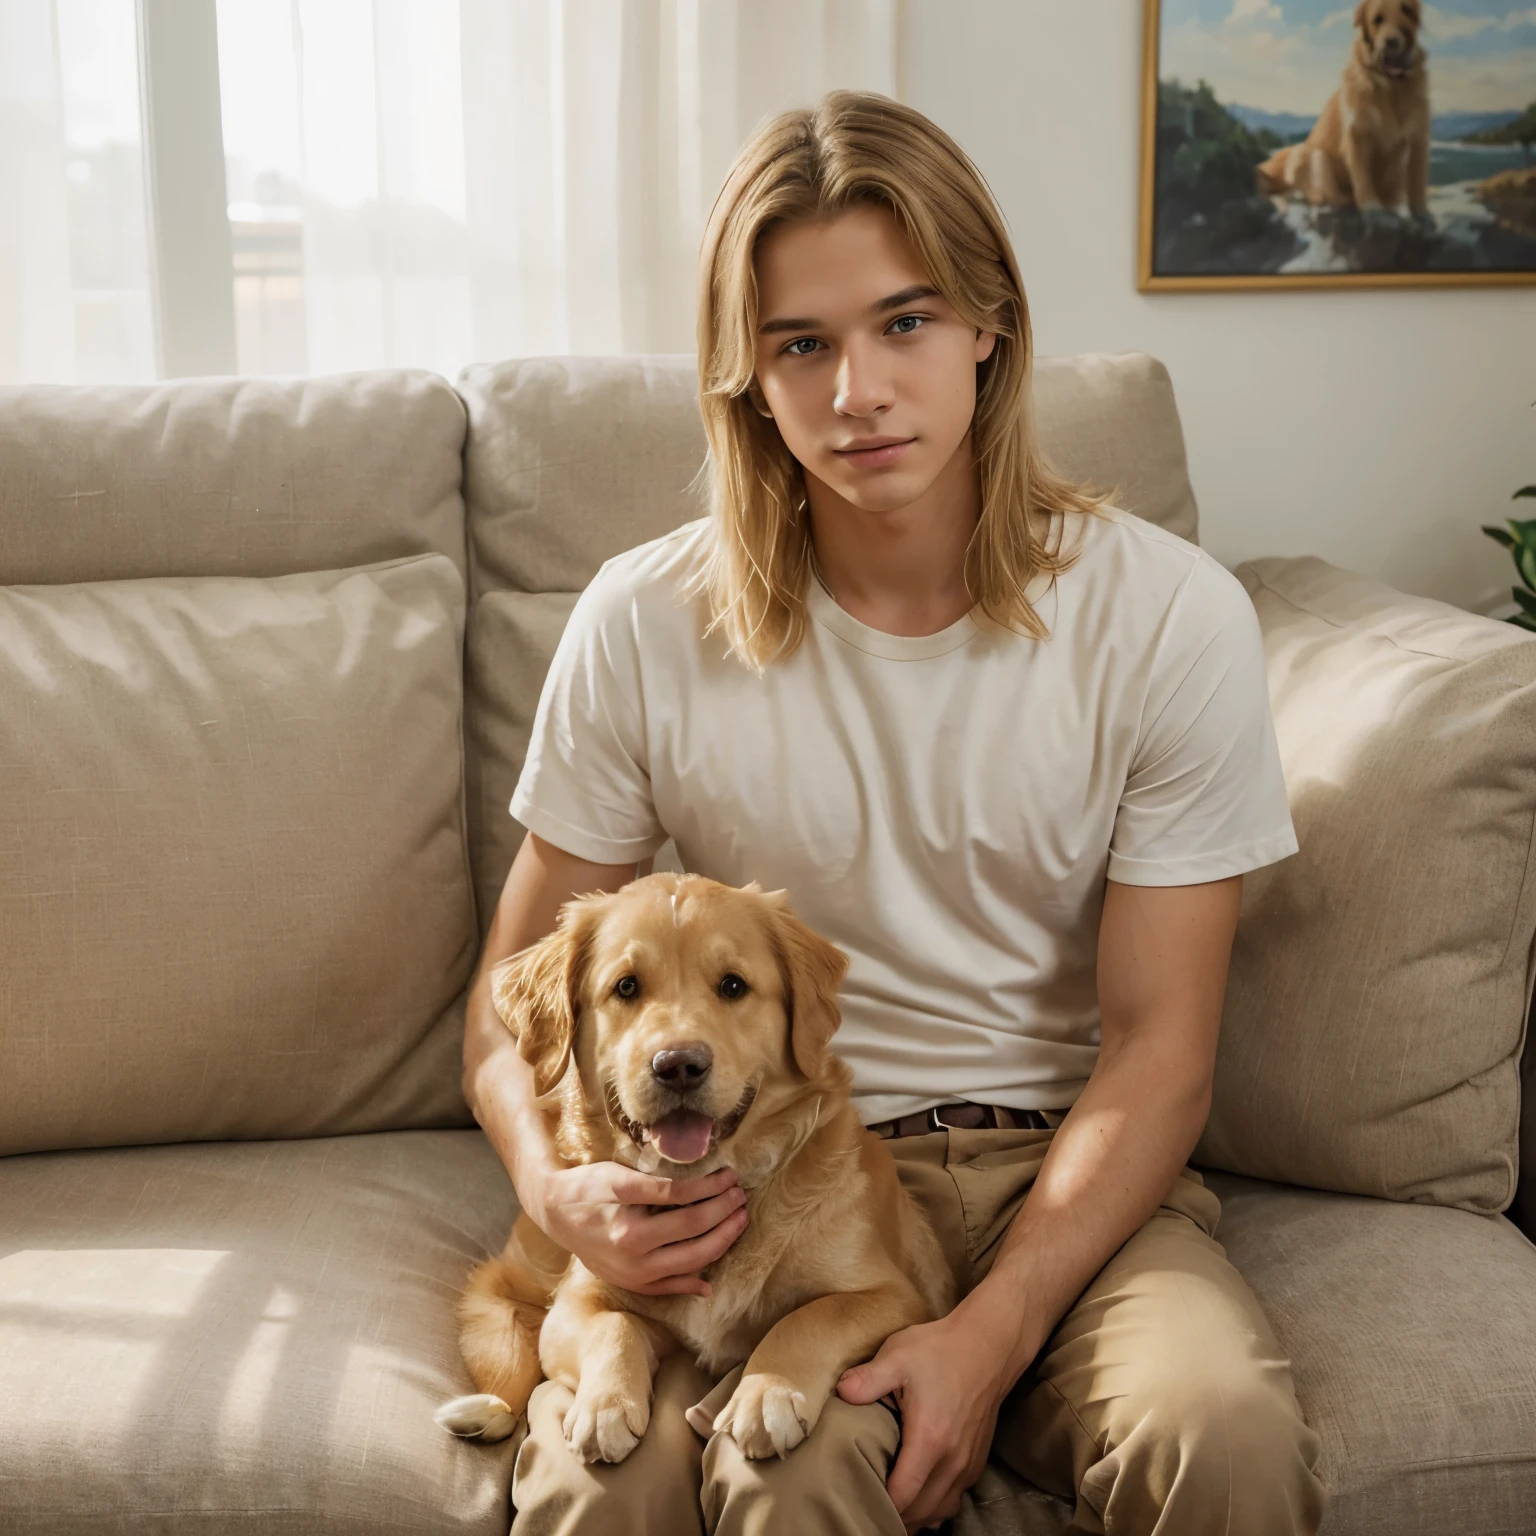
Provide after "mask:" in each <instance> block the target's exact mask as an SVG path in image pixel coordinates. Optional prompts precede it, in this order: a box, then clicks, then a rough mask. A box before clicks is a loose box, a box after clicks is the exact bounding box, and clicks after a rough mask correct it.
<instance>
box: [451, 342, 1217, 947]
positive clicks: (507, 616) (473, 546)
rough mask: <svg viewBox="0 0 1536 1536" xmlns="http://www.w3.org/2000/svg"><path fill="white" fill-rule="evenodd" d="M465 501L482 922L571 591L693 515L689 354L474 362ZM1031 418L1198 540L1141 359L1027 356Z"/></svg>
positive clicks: (1063, 461) (1077, 467)
mask: <svg viewBox="0 0 1536 1536" xmlns="http://www.w3.org/2000/svg"><path fill="white" fill-rule="evenodd" d="M459 390H460V393H461V395H462V396H463V398H464V401H465V403H466V405H467V406H468V409H469V437H468V443H467V446H466V449H465V468H464V495H465V504H466V510H467V515H468V519H469V540H470V558H471V570H470V582H471V594H472V598H471V605H470V620H469V641H468V653H467V657H466V688H467V697H466V712H467V718H468V723H469V739H468V753H469V756H468V764H467V783H468V800H469V826H470V847H471V853H472V859H473V863H474V869H475V884H476V890H477V893H478V896H479V908H480V923H481V927H482V929H484V928H487V927H489V924H490V920H491V916H492V913H493V912H494V910H495V905H496V899H497V897H498V896H499V894H500V892H501V887H502V884H503V882H504V881H505V879H506V874H507V869H508V867H509V866H510V865H511V862H512V857H513V855H514V854H515V853H516V851H517V846H518V844H519V842H520V841H521V840H522V828H521V827H519V826H518V825H517V823H516V822H514V821H513V820H512V818H511V816H510V815H509V813H508V810H507V806H508V803H509V802H510V800H511V798H512V790H513V788H514V787H515V785H516V783H517V777H518V774H519V772H520V771H521V768H522V762H523V756H524V754H525V752H526V751H527V747H528V735H529V731H530V730H531V728H532V725H533V714H534V709H535V707H536V706H537V704H538V699H539V690H540V688H541V687H542V686H543V682H544V674H545V672H546V671H547V670H548V668H549V663H550V660H551V658H552V657H553V655H554V650H555V645H556V643H557V642H558V641H559V638H560V634H561V631H562V630H563V629H564V627H565V622H566V620H567V618H569V616H570V612H571V608H572V607H573V606H574V604H575V601H576V596H577V594H578V593H579V592H580V591H581V590H582V588H583V587H585V586H586V584H587V583H588V582H589V581H590V580H591V579H592V577H593V576H594V575H595V574H596V572H597V569H598V567H599V566H600V565H601V564H602V563H603V561H605V560H607V559H609V558H611V557H612V556H614V555H617V554H620V553H622V552H623V551H624V550H626V549H631V548H633V547H634V546H635V545H636V544H640V543H643V542H644V541H646V540H648V539H653V538H658V537H660V536H661V535H662V534H664V533H668V532H670V531H671V530H672V529H673V528H676V527H678V526H679V525H680V524H682V523H685V522H687V521H689V520H690V519H692V518H696V517H698V516H699V515H700V514H701V512H702V511H703V509H704V499H703V477H702V475H701V470H702V468H703V465H704V457H705V446H704V430H703V426H702V424H701V422H700V420H699V414H698V406H697V402H696V390H697V383H696V375H695V371H694V360H693V358H692V357H690V356H681V357H631V358H542V359H534V360H531V361H525V362H513V363H501V364H496V365H494V366H486V367H477V368H471V369H469V370H467V371H466V373H465V374H464V376H463V377H462V378H461V379H460V381H459ZM1034 398H1035V414H1036V423H1037V429H1038V432H1039V435H1040V440H1041V443H1042V445H1043V446H1044V449H1045V452H1046V455H1047V457H1048V458H1049V459H1050V461H1051V462H1052V463H1053V465H1054V466H1055V467H1056V468H1057V469H1059V470H1061V471H1062V472H1063V473H1065V474H1067V475H1070V476H1072V477H1073V478H1075V479H1078V480H1083V481H1086V482H1088V483H1090V484H1093V485H1097V486H1099V487H1101V488H1103V489H1105V490H1111V491H1113V492H1114V495H1115V500H1116V502H1117V503H1118V504H1119V505H1120V506H1122V507H1125V508H1126V509H1127V510H1129V511H1132V512H1136V513H1138V514H1139V515H1141V516H1143V517H1145V518H1147V519H1148V520H1149V521H1152V522H1155V523H1158V524H1160V525H1161V526H1162V527H1165V528H1168V529H1170V530H1171V531H1172V532H1174V533H1177V534H1179V535H1180V536H1181V537H1183V538H1187V539H1190V540H1194V539H1195V538H1196V537H1197V534H1198V516H1197V512H1196V508H1195V499H1194V494H1193V492H1192V491H1191V489H1190V484H1189V474H1188V468H1187V465H1186V462H1185V457H1184V437H1183V433H1182V432H1181V430H1180V427H1179V417H1178V411H1177V409H1176V407H1175V405H1174V400H1173V387H1172V385H1171V383H1170V382H1169V378H1168V373H1167V370H1166V369H1165V368H1164V367H1163V366H1162V364H1161V363H1159V362H1157V361H1156V360H1155V359H1153V358H1150V357H1147V356H1145V355H1143V354H1139V353H1138V354H1130V355H1126V356H1097V355H1095V356H1084V357H1072V358H1041V359H1039V360H1038V362H1037V364H1036V370H1035V395H1034Z"/></svg>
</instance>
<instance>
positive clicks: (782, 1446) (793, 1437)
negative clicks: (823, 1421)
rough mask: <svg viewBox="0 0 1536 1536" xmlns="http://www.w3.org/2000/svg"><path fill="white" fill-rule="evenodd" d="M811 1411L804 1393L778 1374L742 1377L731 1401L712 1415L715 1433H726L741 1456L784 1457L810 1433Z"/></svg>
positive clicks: (755, 1458) (757, 1457) (811, 1425)
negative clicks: (737, 1446) (739, 1450)
mask: <svg viewBox="0 0 1536 1536" xmlns="http://www.w3.org/2000/svg"><path fill="white" fill-rule="evenodd" d="M818 1417H819V1415H818V1414H813V1413H812V1412H811V1408H810V1405H809V1403H807V1401H806V1397H805V1393H803V1392H802V1391H800V1390H799V1388H797V1387H796V1386H795V1384H794V1383H793V1382H791V1381H787V1380H786V1379H785V1378H784V1377H782V1376H768V1375H762V1374H755V1375H749V1376H743V1377H742V1378H741V1380H740V1382H738V1383H737V1386H736V1390H735V1391H734V1392H733V1393H731V1400H730V1402H728V1403H727V1404H726V1405H725V1407H724V1408H722V1409H721V1410H720V1412H719V1413H718V1414H716V1415H715V1423H714V1429H715V1433H716V1434H725V1435H729V1436H730V1437H731V1439H733V1440H734V1441H735V1442H736V1444H737V1445H739V1446H740V1447H741V1453H742V1455H743V1456H748V1457H751V1458H752V1459H753V1460H761V1459H763V1458H764V1457H768V1456H787V1455H788V1454H789V1453H790V1452H791V1451H792V1450H794V1448H795V1447H796V1446H797V1445H799V1444H800V1442H801V1441H802V1440H804V1439H805V1437H806V1436H807V1435H808V1434H810V1432H811V1430H812V1429H813V1428H814V1427H815V1424H816V1419H817V1418H818Z"/></svg>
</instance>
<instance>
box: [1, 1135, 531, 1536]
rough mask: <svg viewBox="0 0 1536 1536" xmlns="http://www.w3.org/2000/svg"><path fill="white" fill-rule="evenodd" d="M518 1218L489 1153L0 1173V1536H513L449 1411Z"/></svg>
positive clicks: (499, 1483) (388, 1138) (300, 1145)
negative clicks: (467, 1295) (463, 1329)
mask: <svg viewBox="0 0 1536 1536" xmlns="http://www.w3.org/2000/svg"><path fill="white" fill-rule="evenodd" d="M512 1215H513V1211H512V1205H511V1191H510V1186H509V1185H508V1183H507V1178H506V1175H505V1173H504V1172H503V1171H502V1168H501V1165H500V1164H499V1163H498V1162H497V1160H496V1158H495V1156H494V1154H493V1153H492V1152H491V1151H490V1148H489V1146H488V1145H487V1143H486V1142H485V1140H484V1138H483V1137H482V1136H481V1135H480V1133H479V1132H478V1131H417V1132H400V1133H394V1134H386V1135H377V1136H360V1137H342V1138H334V1139H328V1140H324V1141H296V1142H273V1143H245V1144H225V1145H212V1146H198V1147H187V1146H182V1147H155V1148H146V1149H138V1150H131V1151H113V1152H66V1153H53V1154H40V1155H35V1156H31V1157H19V1158H11V1159H7V1160H4V1161H0V1530H4V1531H6V1532H7V1533H9V1536H108V1533H110V1536H130V1533H138V1532H142V1533H145V1536H148V1533H151V1532H153V1533H154V1536H182V1533H188V1536H191V1533H197V1536H226V1533H230V1532H250V1533H251V1536H321V1533H326V1536H338V1533H346V1536H360V1533H363V1532H367V1533H369V1536H393V1533H396V1532H402V1533H403V1532H411V1533H413V1536H415V1533H420V1536H430V1533H445V1536H446V1533H480V1536H506V1530H507V1524H508V1505H507V1497H508V1487H509V1484H510V1481H511V1475H512V1453H511V1445H510V1442H509V1443H508V1444H507V1445H503V1446H498V1447H490V1446H482V1445H473V1444H469V1443H466V1442H463V1441H459V1440H455V1439H453V1438H452V1437H451V1436H449V1435H447V1434H445V1433H444V1432H443V1431H442V1430H441V1429H439V1428H438V1427H437V1426H436V1425H435V1424H434V1423H433V1422H432V1411H433V1409H434V1408H435V1407H436V1406H437V1405H438V1404H439V1403H440V1402H442V1401H443V1400H444V1399H445V1398H447V1397H450V1396H454V1395H456V1394H458V1393H460V1392H467V1391H470V1390H472V1388H471V1386H470V1383H469V1380H468V1378H467V1376H466V1374H465V1372H464V1367H463V1365H462V1363H461V1361H460V1358H459V1351H458V1340H457V1330H456V1327H455V1323H454V1316H453V1309H454V1301H455V1298H456V1297H457V1295H458V1292H459V1289H460V1287H461V1286H462V1284H463V1282H464V1277H465V1275H466V1274H467V1273H468V1271H469V1268H470V1266H471V1264H473V1263H475V1262H476V1261H478V1260H479V1259H480V1258H482V1257H484V1255H485V1253H486V1252H487V1251H494V1250H495V1249H496V1248H499V1247H500V1245H501V1243H502V1241H503V1240H504V1239H505V1236H506V1233H507V1231H508V1229H509V1227H510V1225H511V1221H512Z"/></svg>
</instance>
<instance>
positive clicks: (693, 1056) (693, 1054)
mask: <svg viewBox="0 0 1536 1536" xmlns="http://www.w3.org/2000/svg"><path fill="white" fill-rule="evenodd" d="M714 1059H715V1058H714V1054H713V1053H712V1052H711V1051H710V1049H709V1047H708V1046H707V1045H696V1044H694V1043H692V1042H689V1043H688V1044H686V1045H679V1046H674V1047H672V1048H671V1049H669V1050H665V1051H657V1052H656V1054H655V1055H654V1056H652V1057H651V1071H652V1072H653V1073H654V1074H655V1076H656V1079H657V1081H658V1082H662V1083H665V1084H666V1085H667V1087H668V1088H676V1089H678V1090H683V1089H687V1088H697V1087H698V1086H699V1084H700V1083H702V1082H703V1081H704V1079H705V1078H706V1077H708V1076H709V1069H710V1067H711V1066H712V1065H713V1064H714Z"/></svg>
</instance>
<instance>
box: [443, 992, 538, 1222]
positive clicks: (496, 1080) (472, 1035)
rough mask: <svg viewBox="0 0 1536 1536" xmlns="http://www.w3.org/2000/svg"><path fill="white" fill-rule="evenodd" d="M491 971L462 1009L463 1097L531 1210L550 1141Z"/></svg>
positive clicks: (518, 1192) (528, 1067) (525, 1206)
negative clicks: (493, 991)
mask: <svg viewBox="0 0 1536 1536" xmlns="http://www.w3.org/2000/svg"><path fill="white" fill-rule="evenodd" d="M489 971H490V968H489V967H488V966H483V967H482V969H481V972H480V974H478V975H477V976H476V977H475V981H474V985H473V986H472V987H471V988H470V991H469V999H468V1005H467V1007H466V1010H465V1020H464V1097H465V1099H466V1101H467V1102H468V1104H469V1108H470V1112H471V1113H472V1114H473V1115H474V1117H475V1119H476V1120H477V1121H479V1123H480V1128H481V1129H482V1130H483V1131H484V1132H485V1134H486V1138H487V1140H489V1142H490V1143H491V1145H492V1146H493V1147H494V1148H495V1149H496V1155H497V1156H498V1157H500V1159H501V1161H502V1163H503V1165H504V1166H505V1167H506V1170H507V1173H508V1174H509V1175H510V1176H511V1179H512V1187H513V1188H514V1189H515V1190H516V1191H517V1194H518V1199H519V1201H520V1202H521V1203H522V1205H523V1207H524V1209H529V1208H530V1207H531V1206H532V1205H534V1204H536V1195H537V1183H538V1175H539V1173H540V1172H541V1171H542V1170H543V1169H544V1168H546V1167H548V1166H550V1165H552V1164H553V1162H554V1160H555V1148H554V1142H553V1140H552V1138H551V1137H550V1135H549V1130H548V1127H547V1125H546V1123H545V1119H544V1116H543V1115H542V1114H540V1113H539V1110H538V1107H537V1099H536V1096H535V1094H534V1083H533V1069H532V1068H531V1067H530V1066H529V1065H528V1063H527V1062H526V1061H524V1060H523V1058H522V1057H521V1056H520V1055H519V1054H518V1051H517V1043H516V1041H514V1040H513V1038H512V1036H511V1034H510V1032H509V1031H508V1030H507V1027H506V1025H505V1024H503V1023H502V1021H501V1017H500V1015H499V1014H498V1013H497V1012H496V1006H495V1004H494V1003H492V1001H491V988H490V974H489ZM530 1214H534V1212H533V1211H532V1210H530ZM535 1219H537V1218H536V1217H535Z"/></svg>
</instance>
